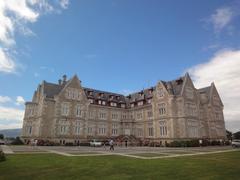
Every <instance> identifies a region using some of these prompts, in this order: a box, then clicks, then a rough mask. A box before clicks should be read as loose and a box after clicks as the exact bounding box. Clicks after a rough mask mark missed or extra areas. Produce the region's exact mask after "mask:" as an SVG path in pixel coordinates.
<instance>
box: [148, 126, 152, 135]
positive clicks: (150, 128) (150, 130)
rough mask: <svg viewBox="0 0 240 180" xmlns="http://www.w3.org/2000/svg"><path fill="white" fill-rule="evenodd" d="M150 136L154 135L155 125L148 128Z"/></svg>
mask: <svg viewBox="0 0 240 180" xmlns="http://www.w3.org/2000/svg"><path fill="white" fill-rule="evenodd" d="M148 136H153V127H149V128H148Z"/></svg>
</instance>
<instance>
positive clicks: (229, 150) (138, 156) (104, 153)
mask: <svg viewBox="0 0 240 180" xmlns="http://www.w3.org/2000/svg"><path fill="white" fill-rule="evenodd" d="M45 150H46V149H45ZM46 151H48V152H51V153H55V154H59V155H63V156H82V157H84V156H106V155H119V156H125V157H131V158H137V159H164V158H173V157H183V156H196V155H205V154H217V153H223V152H232V151H239V149H226V150H219V151H211V152H194V153H190V154H172V153H159V155H161V154H165V155H166V156H158V154H157V153H154V152H149V153H154V154H156V156H154V157H144V156H141V153H148V152H141V153H139V152H138V153H136V154H134V155H133V154H127V153H118V152H116V153H115V152H114V151H113V152H103V151H95V152H96V153H98V154H69V153H66V152H60V151H56V150H46ZM176 153H177V152H176ZM138 154H139V155H138Z"/></svg>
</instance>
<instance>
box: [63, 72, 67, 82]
mask: <svg viewBox="0 0 240 180" xmlns="http://www.w3.org/2000/svg"><path fill="white" fill-rule="evenodd" d="M66 82H67V76H66V74H64V75H63V83H62V84H65V83H66Z"/></svg>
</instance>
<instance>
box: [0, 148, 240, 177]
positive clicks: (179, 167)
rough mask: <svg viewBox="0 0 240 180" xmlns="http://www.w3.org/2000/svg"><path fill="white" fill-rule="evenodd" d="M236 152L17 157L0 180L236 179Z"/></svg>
mask: <svg viewBox="0 0 240 180" xmlns="http://www.w3.org/2000/svg"><path fill="white" fill-rule="evenodd" d="M239 164H240V151H235V152H226V153H220V154H210V155H199V156H191V157H178V158H167V159H154V160H141V159H134V158H128V157H121V156H98V157H65V156H60V155H56V154H19V155H9V156H7V161H5V162H0V179H1V180H5V179H17V180H20V179H24V180H27V179H44V180H45V179H51V180H52V179H87V180H90V179H98V180H100V179H104V180H105V179H120V180H124V179H137V180H139V179H144V180H146V179H175V180H176V179H194V180H195V179H204V180H208V179H234V180H236V179H239V178H240V165H239Z"/></svg>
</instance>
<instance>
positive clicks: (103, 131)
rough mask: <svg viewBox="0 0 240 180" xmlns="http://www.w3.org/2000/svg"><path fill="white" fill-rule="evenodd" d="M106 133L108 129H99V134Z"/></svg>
mask: <svg viewBox="0 0 240 180" xmlns="http://www.w3.org/2000/svg"><path fill="white" fill-rule="evenodd" d="M105 133H106V128H105V127H100V128H98V134H100V135H105Z"/></svg>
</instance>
